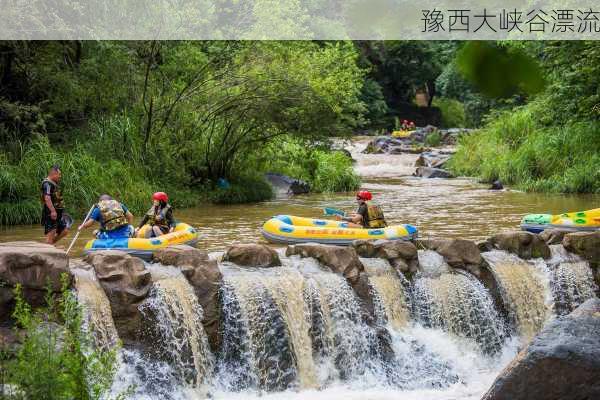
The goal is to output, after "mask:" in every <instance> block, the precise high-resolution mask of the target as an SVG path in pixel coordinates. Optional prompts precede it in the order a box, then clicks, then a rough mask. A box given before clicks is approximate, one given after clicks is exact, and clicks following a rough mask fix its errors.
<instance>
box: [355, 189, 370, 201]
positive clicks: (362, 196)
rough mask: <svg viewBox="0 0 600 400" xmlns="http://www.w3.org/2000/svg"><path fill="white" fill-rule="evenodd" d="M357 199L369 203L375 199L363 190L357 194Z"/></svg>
mask: <svg viewBox="0 0 600 400" xmlns="http://www.w3.org/2000/svg"><path fill="white" fill-rule="evenodd" d="M356 198H357V199H360V200H364V201H369V200H371V199H372V198H373V195H372V194H371V192H369V191H368V190H361V191H360V192H358V193H356Z"/></svg>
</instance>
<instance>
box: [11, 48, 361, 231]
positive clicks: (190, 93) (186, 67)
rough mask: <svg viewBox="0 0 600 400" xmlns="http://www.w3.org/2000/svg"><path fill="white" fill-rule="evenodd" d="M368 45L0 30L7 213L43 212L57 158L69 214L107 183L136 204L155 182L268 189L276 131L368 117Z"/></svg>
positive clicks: (191, 198) (334, 129) (193, 191)
mask: <svg viewBox="0 0 600 400" xmlns="http://www.w3.org/2000/svg"><path fill="white" fill-rule="evenodd" d="M358 57H359V53H358V51H357V49H356V48H355V46H354V45H353V43H351V42H327V43H317V42H285V43H282V42H185V41H181V42H0V59H1V61H2V62H0V83H1V86H0V166H1V167H2V168H1V172H0V194H1V195H2V196H1V197H0V204H2V207H0V210H1V211H0V224H1V225H7V224H16V223H25V222H34V221H36V220H37V218H38V214H39V207H40V206H39V195H38V193H39V192H38V190H39V182H40V180H41V179H42V178H43V177H44V175H45V173H46V170H47V169H48V167H49V166H51V165H53V164H59V165H61V167H62V168H63V175H64V191H65V192H66V193H65V197H66V199H67V208H68V209H69V210H70V211H71V212H73V211H77V212H83V211H84V210H86V209H87V207H89V204H90V203H91V202H92V201H94V199H95V198H97V196H98V195H99V194H101V193H110V194H112V195H114V196H116V197H117V198H120V199H121V200H122V201H123V202H125V203H126V204H127V205H128V206H129V207H130V208H131V209H132V210H134V211H143V210H145V209H146V207H147V203H148V201H149V200H148V199H149V195H150V194H151V193H152V191H155V190H164V191H168V192H169V193H170V194H171V198H172V199H173V203H174V205H175V206H180V207H181V206H190V205H194V204H197V203H199V202H200V201H207V200H214V201H218V202H226V203H229V202H244V201H259V200H263V199H265V198H269V197H270V196H271V195H272V193H271V191H270V190H268V187H267V186H266V185H267V184H266V183H265V182H264V180H263V179H262V178H261V177H260V175H261V173H262V172H265V171H266V169H264V170H260V169H258V168H257V166H256V165H252V162H253V160H256V159H259V158H260V157H261V156H262V155H264V154H265V152H266V150H265V149H266V148H267V147H268V145H269V143H271V142H273V141H274V140H281V141H286V140H302V141H305V142H307V143H315V142H319V141H322V140H323V139H327V138H329V137H333V136H336V137H337V136H345V135H349V134H351V133H352V131H353V130H354V129H355V128H356V127H358V126H361V125H363V124H364V123H365V120H364V117H363V115H364V113H365V111H366V109H367V106H366V104H365V103H364V101H363V100H362V97H361V96H362V95H363V83H364V75H365V71H364V69H362V68H360V67H359V65H358ZM328 161H329V159H327V158H321V159H319V162H323V163H326V162H328ZM322 167H323V168H328V167H327V166H322ZM246 171H253V174H254V175H252V176H248V174H247V173H246ZM276 172H278V171H276ZM220 178H224V179H227V180H229V181H230V182H231V183H232V185H231V186H230V189H219V190H217V189H216V187H215V183H216V182H217V181H218V180H219V179H220ZM319 186H327V185H316V186H315V187H317V188H318V187H319ZM334 186H335V185H334ZM200 189H202V190H200ZM200 193H203V194H202V195H201V194H200ZM205 193H208V195H204V194H205Z"/></svg>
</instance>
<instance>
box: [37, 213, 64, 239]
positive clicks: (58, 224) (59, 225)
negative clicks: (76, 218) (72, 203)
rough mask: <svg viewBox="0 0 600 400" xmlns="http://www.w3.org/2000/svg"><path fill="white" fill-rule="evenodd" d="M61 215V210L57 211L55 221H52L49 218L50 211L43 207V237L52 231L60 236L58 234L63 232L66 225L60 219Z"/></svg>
mask: <svg viewBox="0 0 600 400" xmlns="http://www.w3.org/2000/svg"><path fill="white" fill-rule="evenodd" d="M62 215H63V210H61V209H57V210H56V219H52V218H51V217H50V210H49V209H48V207H44V209H43V210H42V226H43V227H44V235H47V234H48V233H50V232H52V231H54V230H55V231H56V234H57V235H60V233H61V232H62V231H64V230H65V228H66V227H67V225H66V224H65V221H63V219H62Z"/></svg>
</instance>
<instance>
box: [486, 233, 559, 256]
mask: <svg viewBox="0 0 600 400" xmlns="http://www.w3.org/2000/svg"><path fill="white" fill-rule="evenodd" d="M488 242H489V243H490V244H491V245H492V247H493V248H495V249H500V250H506V251H508V252H510V253H514V254H516V255H518V256H519V257H521V258H524V259H529V258H538V257H542V258H550V248H549V247H548V245H547V244H546V242H544V240H542V238H540V237H539V236H538V235H536V234H535V233H531V232H524V231H512V232H502V233H499V234H497V235H494V236H492V237H491V238H490V239H488Z"/></svg>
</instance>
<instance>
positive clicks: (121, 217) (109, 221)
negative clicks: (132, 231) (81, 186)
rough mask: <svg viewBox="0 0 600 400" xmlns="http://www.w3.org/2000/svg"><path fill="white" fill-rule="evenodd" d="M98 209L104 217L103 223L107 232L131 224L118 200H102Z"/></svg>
mask: <svg viewBox="0 0 600 400" xmlns="http://www.w3.org/2000/svg"><path fill="white" fill-rule="evenodd" d="M98 209H99V210H100V214H101V215H102V223H103V226H104V230H106V231H112V230H115V229H118V228H120V227H122V226H124V225H128V224H129V222H128V221H127V217H126V216H125V211H124V210H123V207H122V206H121V203H119V202H118V201H116V200H102V201H101V202H99V203H98Z"/></svg>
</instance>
